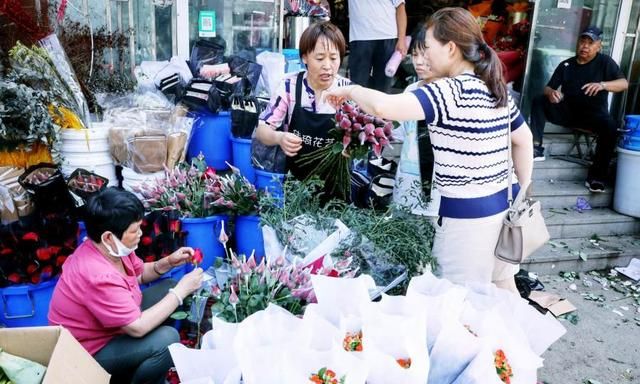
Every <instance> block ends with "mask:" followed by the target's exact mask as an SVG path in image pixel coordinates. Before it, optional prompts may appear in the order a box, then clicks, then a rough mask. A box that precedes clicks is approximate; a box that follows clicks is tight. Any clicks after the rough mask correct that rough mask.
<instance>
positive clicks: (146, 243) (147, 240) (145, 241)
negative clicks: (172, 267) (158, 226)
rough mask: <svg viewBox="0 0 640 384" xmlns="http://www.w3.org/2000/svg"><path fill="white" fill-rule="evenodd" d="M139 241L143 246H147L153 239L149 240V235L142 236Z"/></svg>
mask: <svg viewBox="0 0 640 384" xmlns="http://www.w3.org/2000/svg"><path fill="white" fill-rule="evenodd" d="M140 242H141V243H142V245H144V246H145V247H148V246H149V245H151V243H152V242H153V240H151V237H149V236H144V237H143V238H142V239H140Z"/></svg>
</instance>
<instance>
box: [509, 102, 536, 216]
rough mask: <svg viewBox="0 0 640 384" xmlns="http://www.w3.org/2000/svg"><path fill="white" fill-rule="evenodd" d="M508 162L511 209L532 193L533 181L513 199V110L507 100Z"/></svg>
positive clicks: (523, 186)
mask: <svg viewBox="0 0 640 384" xmlns="http://www.w3.org/2000/svg"><path fill="white" fill-rule="evenodd" d="M506 108H507V148H508V152H507V164H508V167H509V168H508V171H507V172H509V175H508V177H507V183H508V185H507V200H508V201H509V210H510V211H511V210H512V209H513V207H518V206H520V204H521V203H522V202H523V201H524V199H526V198H527V197H528V196H530V194H531V182H530V181H528V182H527V184H524V185H522V188H520V192H521V193H519V194H518V197H517V198H516V201H513V158H512V157H511V111H510V108H509V101H508V100H507V107H506ZM522 192H524V193H522Z"/></svg>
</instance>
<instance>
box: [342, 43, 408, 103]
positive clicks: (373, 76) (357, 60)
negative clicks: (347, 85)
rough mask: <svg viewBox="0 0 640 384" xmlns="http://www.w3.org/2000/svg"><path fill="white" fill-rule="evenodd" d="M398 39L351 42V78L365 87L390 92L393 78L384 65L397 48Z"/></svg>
mask: <svg viewBox="0 0 640 384" xmlns="http://www.w3.org/2000/svg"><path fill="white" fill-rule="evenodd" d="M396 41H398V39H386V40H360V41H352V42H350V43H349V78H350V79H351V81H353V82H354V83H356V84H359V85H362V86H363V87H367V88H373V89H376V90H378V91H380V92H385V93H388V92H389V90H390V89H391V81H392V80H393V79H392V78H390V77H387V75H385V74H384V67H385V66H386V65H387V61H389V58H391V55H392V54H393V51H394V50H395V48H396Z"/></svg>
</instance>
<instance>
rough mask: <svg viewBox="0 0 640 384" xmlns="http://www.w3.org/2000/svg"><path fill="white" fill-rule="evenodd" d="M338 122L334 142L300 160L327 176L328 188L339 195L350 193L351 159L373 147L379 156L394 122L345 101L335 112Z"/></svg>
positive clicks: (385, 145)
mask: <svg viewBox="0 0 640 384" xmlns="http://www.w3.org/2000/svg"><path fill="white" fill-rule="evenodd" d="M335 121H336V126H335V128H334V129H332V130H331V131H330V132H329V135H330V136H331V137H332V138H333V139H334V142H333V143H332V144H329V145H327V146H325V147H322V148H320V149H318V150H316V151H313V152H311V153H309V154H306V155H303V156H301V157H300V159H299V160H298V163H299V164H300V165H302V166H313V165H315V167H314V168H313V170H312V171H311V172H310V175H309V176H311V175H321V176H322V177H324V180H325V186H326V187H328V189H327V191H329V192H330V193H332V194H335V195H336V196H340V197H346V196H348V194H349V187H350V175H349V160H350V159H361V158H365V157H366V156H367V154H368V153H369V152H370V151H371V150H373V153H374V154H375V155H376V156H378V157H380V155H381V154H382V150H383V149H384V148H385V147H387V146H390V144H389V142H390V140H391V139H392V130H393V123H392V122H390V121H386V120H383V119H380V118H378V117H375V116H372V115H369V114H367V113H364V112H362V111H361V110H360V108H358V106H357V105H355V104H353V103H351V102H345V103H343V104H342V106H341V107H340V109H339V110H338V111H337V112H336V120H335Z"/></svg>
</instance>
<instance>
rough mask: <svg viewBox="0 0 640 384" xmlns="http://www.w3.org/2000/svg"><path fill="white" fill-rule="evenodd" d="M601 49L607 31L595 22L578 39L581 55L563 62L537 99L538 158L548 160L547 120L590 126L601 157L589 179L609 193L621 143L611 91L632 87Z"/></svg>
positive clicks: (590, 184) (589, 183) (591, 185)
mask: <svg viewBox="0 0 640 384" xmlns="http://www.w3.org/2000/svg"><path fill="white" fill-rule="evenodd" d="M601 48H602V31H601V30H600V29H599V28H598V27H594V26H591V27H588V28H587V29H585V30H584V31H583V32H582V33H581V34H580V37H579V39H578V45H577V47H576V56H575V57H572V58H570V59H567V60H565V61H563V62H561V63H560V65H558V67H557V68H556V70H555V72H554V73H553V76H552V77H551V80H549V83H548V84H547V86H546V87H545V88H544V95H541V96H538V97H536V98H534V100H533V104H532V108H531V125H530V127H531V131H532V132H533V138H534V160H537V161H540V160H544V147H542V136H543V134H544V125H545V122H546V120H549V121H551V122H552V123H554V124H558V125H563V126H567V127H580V128H586V129H590V130H592V131H593V132H594V133H596V134H597V135H598V146H597V148H596V153H595V158H594V159H593V165H592V166H591V168H590V169H589V175H588V177H587V182H586V184H585V185H586V186H587V188H589V190H590V191H591V192H604V181H605V180H606V178H607V170H608V168H609V163H610V162H611V157H612V156H613V150H614V148H615V145H616V131H617V128H618V127H617V123H616V121H615V120H614V119H613V118H612V117H611V114H610V113H609V107H608V100H607V98H608V95H609V92H622V91H624V90H626V89H627V86H628V83H627V80H626V79H625V77H624V74H623V73H622V71H621V70H620V67H618V64H616V62H615V61H613V59H611V58H610V57H609V56H607V55H604V54H602V53H600V50H601Z"/></svg>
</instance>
